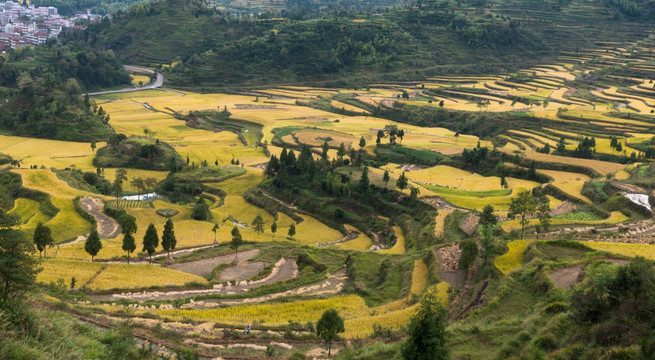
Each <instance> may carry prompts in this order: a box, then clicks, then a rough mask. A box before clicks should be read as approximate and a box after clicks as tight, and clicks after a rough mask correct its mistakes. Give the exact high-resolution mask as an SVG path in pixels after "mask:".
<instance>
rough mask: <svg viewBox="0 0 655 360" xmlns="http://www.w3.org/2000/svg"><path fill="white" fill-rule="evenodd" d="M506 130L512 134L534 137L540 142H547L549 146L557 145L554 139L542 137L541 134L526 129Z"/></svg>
mask: <svg viewBox="0 0 655 360" xmlns="http://www.w3.org/2000/svg"><path fill="white" fill-rule="evenodd" d="M508 131H509V132H510V133H513V134H519V135H523V136H527V137H530V138H533V139H536V140H538V141H539V142H541V143H544V144H549V145H550V146H551V147H553V146H557V142H556V141H554V140H552V139H549V138H546V137H543V136H540V135H536V134H533V133H531V132H526V131H521V130H508Z"/></svg>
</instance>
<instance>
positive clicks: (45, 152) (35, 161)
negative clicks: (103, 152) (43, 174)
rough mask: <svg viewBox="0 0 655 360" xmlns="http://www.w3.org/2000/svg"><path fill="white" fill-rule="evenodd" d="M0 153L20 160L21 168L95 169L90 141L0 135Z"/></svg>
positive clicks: (100, 144)
mask: <svg viewBox="0 0 655 360" xmlns="http://www.w3.org/2000/svg"><path fill="white" fill-rule="evenodd" d="M97 146H98V148H101V147H103V146H105V143H98V144H97ZM0 153H4V154H8V155H11V157H12V158H14V159H16V160H18V161H20V162H21V167H22V168H29V167H30V166H31V165H37V166H39V167H40V166H41V165H43V166H45V167H47V168H50V167H56V168H64V167H70V166H71V165H74V166H75V167H76V168H78V169H82V170H93V169H95V167H94V166H93V164H92V160H93V157H94V153H93V151H92V150H91V144H90V143H81V142H72V141H58V140H46V139H34V138H25V137H20V136H5V135H0Z"/></svg>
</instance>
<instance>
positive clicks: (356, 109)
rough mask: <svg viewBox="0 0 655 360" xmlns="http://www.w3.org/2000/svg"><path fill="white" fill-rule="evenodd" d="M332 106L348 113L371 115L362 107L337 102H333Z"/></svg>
mask: <svg viewBox="0 0 655 360" xmlns="http://www.w3.org/2000/svg"><path fill="white" fill-rule="evenodd" d="M331 104H332V106H334V107H335V108H337V109H344V110H346V111H354V112H358V113H367V114H368V113H369V112H368V111H367V110H364V109H362V108H360V107H357V106H353V105H350V104H346V103H342V102H340V101H336V100H332V103H331Z"/></svg>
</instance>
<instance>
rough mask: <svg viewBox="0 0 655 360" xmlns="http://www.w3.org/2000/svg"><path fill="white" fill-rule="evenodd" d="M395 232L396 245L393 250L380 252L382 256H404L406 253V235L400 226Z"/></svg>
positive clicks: (394, 228) (395, 228)
mask: <svg viewBox="0 0 655 360" xmlns="http://www.w3.org/2000/svg"><path fill="white" fill-rule="evenodd" d="M393 232H394V233H395V234H396V243H395V244H394V245H393V247H392V248H391V249H384V250H380V251H379V252H380V253H381V254H404V253H405V235H404V234H403V231H402V230H401V229H400V227H399V226H394V227H393Z"/></svg>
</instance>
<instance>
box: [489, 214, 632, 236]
mask: <svg viewBox="0 0 655 360" xmlns="http://www.w3.org/2000/svg"><path fill="white" fill-rule="evenodd" d="M627 220H628V217H627V216H625V215H624V214H623V213H622V212H620V211H613V212H612V213H611V214H610V217H609V218H607V219H603V220H587V221H585V220H571V219H551V220H550V224H551V225H574V224H585V225H602V224H618V223H622V222H624V221H627ZM537 224H539V220H537V219H530V221H529V222H528V224H527V225H526V227H529V226H535V225H537ZM501 228H502V229H503V230H504V231H506V232H510V231H512V230H519V229H521V223H520V221H519V219H514V220H508V221H505V222H503V223H502V225H501Z"/></svg>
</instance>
